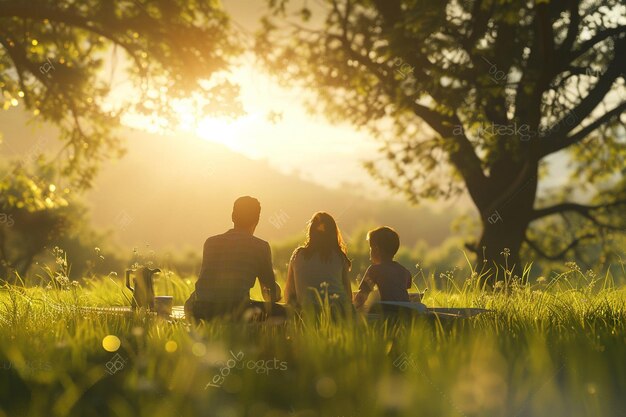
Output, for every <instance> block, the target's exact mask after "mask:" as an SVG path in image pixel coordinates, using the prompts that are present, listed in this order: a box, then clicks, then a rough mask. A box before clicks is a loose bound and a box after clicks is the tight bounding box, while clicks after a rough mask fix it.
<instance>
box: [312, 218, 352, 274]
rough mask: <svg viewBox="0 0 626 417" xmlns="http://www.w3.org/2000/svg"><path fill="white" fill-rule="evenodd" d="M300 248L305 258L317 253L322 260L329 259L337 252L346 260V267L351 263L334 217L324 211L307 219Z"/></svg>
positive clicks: (326, 260)
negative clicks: (302, 244)
mask: <svg viewBox="0 0 626 417" xmlns="http://www.w3.org/2000/svg"><path fill="white" fill-rule="evenodd" d="M300 250H302V252H303V255H304V257H305V258H307V259H309V258H310V257H311V256H312V255H313V254H319V256H320V258H321V259H322V261H324V262H328V261H330V258H331V255H332V254H333V253H337V254H339V255H341V257H343V258H344V259H345V260H346V262H347V263H348V267H350V266H351V265H352V262H350V259H348V252H347V248H346V244H345V243H344V241H343V238H342V237H341V232H340V231H339V227H338V226H337V223H336V222H335V219H333V216H331V215H330V214H328V213H325V212H321V211H320V212H317V213H315V214H314V215H313V217H312V218H311V220H309V227H308V230H307V234H306V240H305V242H304V246H302V247H301V248H300Z"/></svg>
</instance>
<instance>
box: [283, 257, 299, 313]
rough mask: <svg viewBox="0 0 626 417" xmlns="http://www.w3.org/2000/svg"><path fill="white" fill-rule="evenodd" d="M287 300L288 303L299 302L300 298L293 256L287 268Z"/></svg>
mask: <svg viewBox="0 0 626 417" xmlns="http://www.w3.org/2000/svg"><path fill="white" fill-rule="evenodd" d="M285 302H286V303H287V304H297V303H298V299H297V296H296V282H295V278H294V271H293V258H292V259H291V260H290V261H289V267H288V268H287V283H285Z"/></svg>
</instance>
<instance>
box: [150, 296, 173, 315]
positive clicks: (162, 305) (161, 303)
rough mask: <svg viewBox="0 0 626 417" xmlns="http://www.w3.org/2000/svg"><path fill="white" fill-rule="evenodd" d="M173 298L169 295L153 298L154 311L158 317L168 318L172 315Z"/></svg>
mask: <svg viewBox="0 0 626 417" xmlns="http://www.w3.org/2000/svg"><path fill="white" fill-rule="evenodd" d="M173 304H174V297H172V296H171V295H158V296H156V297H154V310H155V311H156V312H157V314H158V315H159V316H169V315H171V314H172V305H173Z"/></svg>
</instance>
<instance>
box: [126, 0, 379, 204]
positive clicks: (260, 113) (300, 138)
mask: <svg viewBox="0 0 626 417" xmlns="http://www.w3.org/2000/svg"><path fill="white" fill-rule="evenodd" d="M223 3H224V7H225V8H226V9H227V11H228V13H229V14H230V15H231V16H232V18H233V20H234V22H235V26H236V27H237V28H238V29H239V30H240V31H241V32H242V33H244V34H246V33H247V34H252V33H253V32H254V31H255V30H256V29H257V28H258V22H259V19H260V17H261V16H262V13H263V10H264V8H263V7H264V6H263V5H264V2H262V1H252V0H232V1H231V0H226V1H224V2H223ZM251 4H254V6H251ZM231 73H232V76H231V77H229V78H230V79H231V80H232V81H233V82H236V83H238V84H239V85H240V88H241V91H240V99H241V102H242V104H243V107H244V110H245V112H246V115H245V116H243V117H241V118H239V119H238V120H236V121H229V120H227V119H219V118H213V117H207V118H204V119H200V120H197V119H195V118H194V117H193V116H189V115H190V114H191V113H192V112H190V111H181V118H183V119H185V120H184V121H185V122H186V123H187V128H186V130H187V131H188V132H193V133H195V134H197V135H198V136H199V137H201V138H203V139H207V140H212V141H215V142H219V143H222V144H224V145H226V146H228V147H229V148H231V149H233V150H235V151H237V152H240V153H242V154H244V155H246V156H248V157H251V158H254V159H267V160H268V162H269V163H270V165H271V166H273V167H275V168H276V169H278V170H280V171H281V172H285V173H293V172H298V173H299V175H300V176H301V177H303V178H306V179H309V180H311V181H314V182H316V183H319V184H321V185H324V186H326V187H330V188H334V187H335V186H339V185H340V184H341V183H344V182H347V183H358V184H359V186H360V187H359V188H366V189H368V190H369V191H374V192H384V189H383V188H382V187H381V186H379V185H378V184H377V183H376V182H375V181H373V180H372V178H371V176H370V175H369V174H368V173H367V172H366V171H365V170H364V169H363V167H362V163H363V161H364V160H366V159H369V158H374V157H377V156H378V154H377V148H378V146H379V143H378V142H376V141H375V140H374V139H373V138H371V137H370V136H368V135H367V134H366V133H363V132H358V131H356V129H355V128H354V127H353V126H350V125H347V124H346V125H343V126H336V125H330V124H329V123H328V122H327V121H326V120H325V119H324V118H323V117H322V116H312V115H310V114H308V113H307V112H306V110H305V109H304V106H303V104H302V100H301V98H302V96H303V95H304V94H311V93H310V92H305V91H299V90H293V89H284V88H281V87H280V86H279V85H278V83H277V82H275V81H274V80H273V79H272V78H271V77H270V76H269V75H268V74H267V73H265V72H264V71H262V70H261V69H260V68H259V67H258V66H257V65H255V59H254V57H253V56H251V55H250V54H247V55H245V56H243V57H242V58H241V59H240V62H239V65H238V66H237V67H235V68H233V70H232V71H231ZM271 113H275V114H277V115H278V118H277V119H276V120H274V121H273V122H272V121H271V120H270V117H269V116H270V114H271ZM125 123H126V124H129V125H131V126H134V127H139V128H143V129H146V130H149V129H148V126H147V123H145V122H144V123H142V122H137V121H136V120H135V119H134V118H132V117H128V118H126V120H125ZM385 194H386V192H385Z"/></svg>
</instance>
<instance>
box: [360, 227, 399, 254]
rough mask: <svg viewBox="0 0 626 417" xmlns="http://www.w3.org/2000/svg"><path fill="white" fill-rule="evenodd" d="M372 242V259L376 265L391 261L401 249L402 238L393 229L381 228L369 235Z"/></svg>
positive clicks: (371, 231) (368, 237)
mask: <svg viewBox="0 0 626 417" xmlns="http://www.w3.org/2000/svg"><path fill="white" fill-rule="evenodd" d="M367 240H369V242H370V259H371V260H372V262H374V263H379V262H382V261H391V260H393V257H394V256H395V255H396V252H398V248H400V236H398V233H396V231H395V230H393V229H392V228H391V227H386V226H385V227H379V228H378V229H374V230H370V232H369V233H368V234H367Z"/></svg>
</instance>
